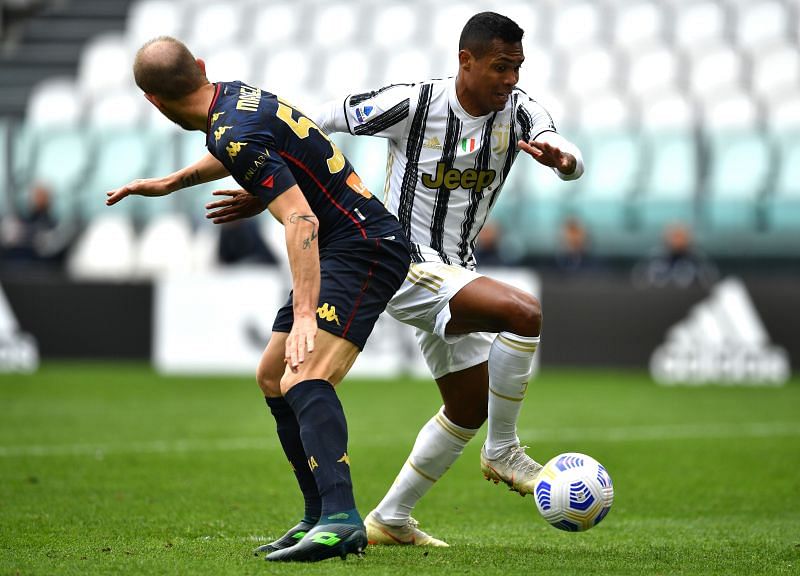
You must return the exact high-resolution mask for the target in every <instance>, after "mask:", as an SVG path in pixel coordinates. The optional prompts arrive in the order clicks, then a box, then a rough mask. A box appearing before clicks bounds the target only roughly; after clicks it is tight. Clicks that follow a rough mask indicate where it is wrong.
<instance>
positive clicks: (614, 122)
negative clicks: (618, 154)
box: [577, 91, 632, 132]
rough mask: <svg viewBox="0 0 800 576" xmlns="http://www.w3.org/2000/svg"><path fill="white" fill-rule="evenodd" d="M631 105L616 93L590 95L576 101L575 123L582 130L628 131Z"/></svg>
mask: <svg viewBox="0 0 800 576" xmlns="http://www.w3.org/2000/svg"><path fill="white" fill-rule="evenodd" d="M631 108H632V107H631V105H630V102H628V100H626V99H625V98H622V97H621V96H620V95H619V94H618V93H616V92H611V91H607V92H603V93H590V94H589V95H588V96H586V97H584V98H582V99H580V100H578V101H577V121H578V124H579V126H580V127H581V129H582V130H585V131H590V132H591V131H593V130H609V129H620V130H624V129H630V126H631V124H632V118H631Z"/></svg>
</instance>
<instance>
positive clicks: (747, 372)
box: [650, 278, 791, 386]
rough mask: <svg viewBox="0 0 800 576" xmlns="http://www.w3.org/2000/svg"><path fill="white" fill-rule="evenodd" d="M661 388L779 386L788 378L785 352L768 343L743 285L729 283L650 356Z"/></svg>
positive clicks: (718, 288)
mask: <svg viewBox="0 0 800 576" xmlns="http://www.w3.org/2000/svg"><path fill="white" fill-rule="evenodd" d="M650 373H651V375H652V376H653V379H654V380H655V381H656V382H658V383H659V384H666V385H674V384H692V385H702V384H710V383H720V384H746V385H767V386H780V385H782V384H784V383H785V382H786V381H787V380H788V379H789V377H790V375H791V368H790V366H789V357H788V355H787V353H786V350H784V349H783V348H781V347H779V346H774V345H772V344H771V343H770V341H769V334H767V331H766V329H765V328H764V324H763V323H762V321H761V318H760V317H759V315H758V312H757V310H756V308H755V306H754V305H753V301H752V300H751V299H750V297H749V295H748V294H747V289H746V288H745V285H744V283H743V282H742V281H741V280H739V279H737V278H728V279H725V280H723V281H722V282H720V283H719V284H717V285H716V286H714V288H713V289H712V290H711V294H710V295H709V296H708V298H706V299H705V300H703V301H701V302H699V303H698V304H696V305H695V306H694V307H693V308H692V310H691V311H690V312H689V315H688V316H687V317H686V318H685V319H684V320H681V321H680V322H678V323H677V324H675V325H674V326H673V327H672V328H670V330H669V332H668V333H667V337H666V342H664V344H662V345H661V346H659V347H658V348H657V349H656V350H655V352H653V354H652V356H651V358H650Z"/></svg>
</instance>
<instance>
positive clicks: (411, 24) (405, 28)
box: [370, 4, 418, 48]
mask: <svg viewBox="0 0 800 576" xmlns="http://www.w3.org/2000/svg"><path fill="white" fill-rule="evenodd" d="M417 22H418V20H417V18H416V13H415V11H414V7H413V6H409V4H389V5H386V6H382V7H381V10H379V11H377V13H376V14H375V19H374V22H373V24H372V30H371V38H370V41H371V42H372V44H373V45H375V46H380V47H381V48H396V47H398V46H410V45H411V39H412V38H414V37H415V35H416V33H417V29H418V26H417Z"/></svg>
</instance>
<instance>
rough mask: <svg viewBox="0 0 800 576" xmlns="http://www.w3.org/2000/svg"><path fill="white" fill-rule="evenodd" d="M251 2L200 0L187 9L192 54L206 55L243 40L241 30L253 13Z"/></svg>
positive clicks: (187, 38) (189, 43)
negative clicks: (251, 11)
mask: <svg viewBox="0 0 800 576" xmlns="http://www.w3.org/2000/svg"><path fill="white" fill-rule="evenodd" d="M247 8H249V5H248V4H247V3H245V2H242V1H238V2H236V1H233V0H216V1H212V2H196V3H194V4H193V5H192V6H191V9H189V10H187V11H186V14H187V16H188V22H189V25H188V29H187V30H186V42H187V45H188V46H190V47H191V50H192V53H193V54H195V55H196V56H197V57H198V58H205V56H206V55H207V54H209V53H210V52H211V51H212V50H214V49H216V48H217V47H219V46H229V45H230V46H235V45H237V44H240V43H241V33H242V32H243V30H244V28H245V26H244V24H245V22H246V21H247V18H248V16H249V13H248V12H247Z"/></svg>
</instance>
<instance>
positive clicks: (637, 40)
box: [612, 0, 666, 55]
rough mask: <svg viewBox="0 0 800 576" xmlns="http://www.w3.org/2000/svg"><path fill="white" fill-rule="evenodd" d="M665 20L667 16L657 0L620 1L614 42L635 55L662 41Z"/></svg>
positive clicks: (615, 22)
mask: <svg viewBox="0 0 800 576" xmlns="http://www.w3.org/2000/svg"><path fill="white" fill-rule="evenodd" d="M665 22H666V18H665V17H664V14H663V13H662V11H661V9H660V7H659V6H658V4H657V3H656V2H653V1H651V0H643V1H641V0H640V1H638V2H635V3H631V2H625V3H619V5H617V6H616V13H615V18H614V26H613V31H612V37H613V43H614V45H615V46H617V47H619V48H622V49H624V50H625V51H626V52H628V53H629V54H632V55H635V54H637V53H638V51H639V50H641V49H642V48H646V47H649V46H652V45H659V44H660V43H661V42H662V40H663V36H664V25H665Z"/></svg>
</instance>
